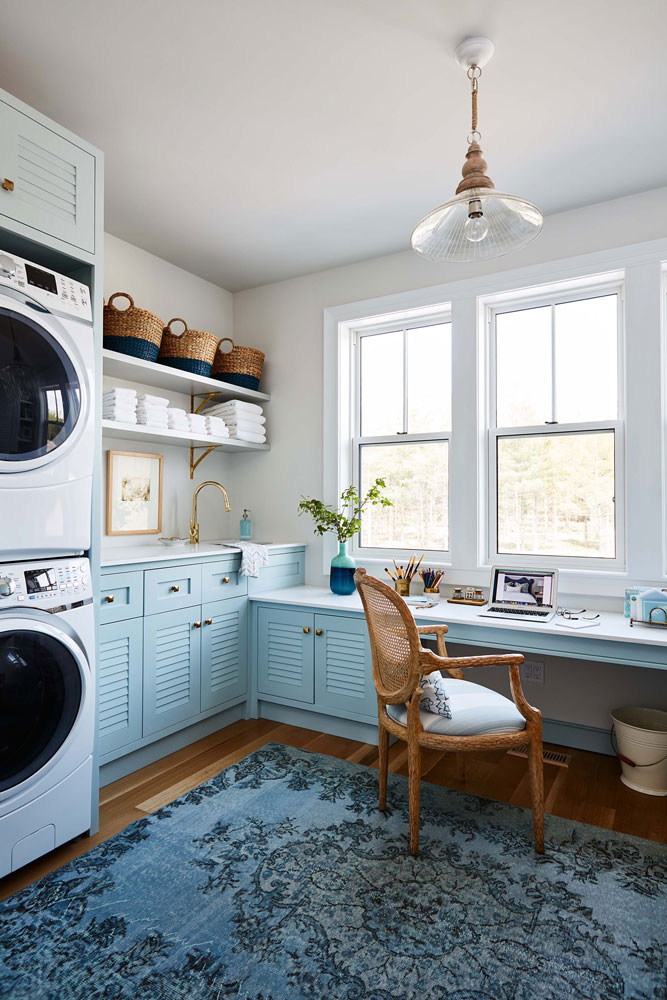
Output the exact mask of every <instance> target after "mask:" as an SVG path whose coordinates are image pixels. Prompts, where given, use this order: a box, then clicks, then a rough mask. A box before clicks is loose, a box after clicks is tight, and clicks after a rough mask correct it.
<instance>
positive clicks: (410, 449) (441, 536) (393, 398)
mask: <svg viewBox="0 0 667 1000" xmlns="http://www.w3.org/2000/svg"><path fill="white" fill-rule="evenodd" d="M353 343H354V361H355V364H354V368H355V380H354V397H355V405H354V435H353V442H352V464H353V478H354V482H355V484H356V485H357V486H358V488H359V489H360V491H361V493H362V494H365V493H366V491H367V490H368V488H369V487H370V486H371V485H372V484H373V482H374V481H375V480H376V479H378V478H380V479H384V480H385V482H386V484H387V489H386V494H387V496H388V497H389V498H390V499H391V500H392V501H393V506H392V507H379V506H378V507H369V508H367V509H366V510H365V512H364V516H363V518H362V527H361V532H360V534H359V535H358V537H357V539H356V543H355V549H356V550H357V551H358V552H360V553H363V554H364V555H366V556H368V557H373V555H376V556H378V557H384V558H388V557H389V553H393V554H396V555H397V556H398V557H399V558H400V555H401V552H402V551H403V550H404V551H405V552H406V553H408V552H414V551H415V550H418V551H420V552H421V551H425V552H427V553H430V554H433V555H435V556H437V555H440V557H441V558H442V559H444V558H445V556H444V554H445V553H447V551H448V550H449V449H450V442H451V426H452V412H451V410H452V406H451V383H452V379H451V321H450V315H449V311H447V312H443V311H440V312H439V313H438V314H431V315H429V317H428V318H427V319H425V318H423V317H420V318H419V319H418V320H413V322H412V323H410V322H408V321H403V322H401V321H397V322H394V323H390V324H384V325H382V326H377V327H369V328H365V329H359V330H357V331H356V332H355V333H354V338H353Z"/></svg>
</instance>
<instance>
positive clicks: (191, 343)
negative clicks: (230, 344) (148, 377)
mask: <svg viewBox="0 0 667 1000" xmlns="http://www.w3.org/2000/svg"><path fill="white" fill-rule="evenodd" d="M172 323H182V324H183V330H181V331H179V332H176V331H175V330H172V328H171V325H172ZM218 343H219V338H218V337H215V336H214V335H213V334H212V333H207V332H206V331H205V330H190V329H189V328H188V324H187V323H186V322H185V320H184V319H180V318H178V317H176V318H174V319H170V320H169V322H168V323H167V325H166V326H165V328H164V330H163V332H162V343H161V344H160V354H159V357H158V361H159V362H160V364H163V365H169V367H170V368H180V370H181V371H184V372H190V374H191V375H204V376H206V377H208V376H209V375H210V374H211V365H212V364H213V358H214V357H215V352H216V351H217V349H218Z"/></svg>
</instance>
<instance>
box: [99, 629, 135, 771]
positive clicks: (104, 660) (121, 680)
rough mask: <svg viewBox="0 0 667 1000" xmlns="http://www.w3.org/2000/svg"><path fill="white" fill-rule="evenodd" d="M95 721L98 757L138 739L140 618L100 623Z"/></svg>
mask: <svg viewBox="0 0 667 1000" xmlns="http://www.w3.org/2000/svg"><path fill="white" fill-rule="evenodd" d="M99 628H100V644H99V656H98V663H97V678H98V684H97V688H98V692H97V724H98V732H99V752H100V755H101V756H104V755H105V754H108V753H111V752H112V751H114V750H118V749H120V748H121V747H124V746H127V745H128V744H129V743H132V742H133V741H134V740H139V739H141V687H142V662H141V661H142V650H141V637H142V632H143V620H142V619H141V618H133V619H131V620H130V621H122V622H112V623H111V624H109V625H100V627H99Z"/></svg>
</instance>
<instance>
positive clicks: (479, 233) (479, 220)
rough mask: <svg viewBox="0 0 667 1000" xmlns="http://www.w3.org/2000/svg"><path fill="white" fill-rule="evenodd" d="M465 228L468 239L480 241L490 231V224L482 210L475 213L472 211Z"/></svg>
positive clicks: (475, 241) (474, 241)
mask: <svg viewBox="0 0 667 1000" xmlns="http://www.w3.org/2000/svg"><path fill="white" fill-rule="evenodd" d="M463 230H464V232H465V235H466V239H467V240H470V242H471V243H479V241H480V240H483V239H484V237H485V236H486V234H487V233H488V231H489V224H488V222H487V221H486V219H485V218H484V216H483V215H482V213H481V212H475V213H474V214H473V213H472V212H471V213H470V215H469V216H468V218H467V219H466V221H465V225H464V226H463Z"/></svg>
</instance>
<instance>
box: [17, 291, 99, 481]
mask: <svg viewBox="0 0 667 1000" xmlns="http://www.w3.org/2000/svg"><path fill="white" fill-rule="evenodd" d="M0 385H2V392H1V393H0V460H4V461H9V462H12V461H14V462H21V461H24V462H25V461H28V460H29V459H33V458H40V457H41V456H42V455H46V454H48V453H49V452H51V451H53V450H54V449H55V448H58V446H59V445H61V444H62V443H63V442H64V441H66V440H67V438H68V437H69V435H70V434H71V433H72V430H73V429H74V426H75V424H76V422H77V420H78V417H79V413H80V411H81V387H80V385H79V380H78V378H77V375H76V372H75V370H74V366H73V365H72V362H71V360H70V359H69V357H68V356H67V353H66V352H65V351H64V350H63V348H62V347H61V345H60V344H59V343H58V341H57V340H56V339H55V338H54V337H52V336H51V334H50V333H48V332H47V331H46V330H45V329H44V328H43V327H41V326H40V325H39V323H37V322H35V321H33V320H31V319H29V318H28V317H26V316H21V315H19V314H18V313H16V312H13V311H12V310H11V309H6V308H2V307H0Z"/></svg>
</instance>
